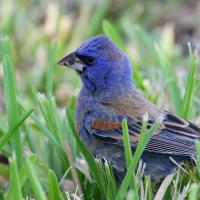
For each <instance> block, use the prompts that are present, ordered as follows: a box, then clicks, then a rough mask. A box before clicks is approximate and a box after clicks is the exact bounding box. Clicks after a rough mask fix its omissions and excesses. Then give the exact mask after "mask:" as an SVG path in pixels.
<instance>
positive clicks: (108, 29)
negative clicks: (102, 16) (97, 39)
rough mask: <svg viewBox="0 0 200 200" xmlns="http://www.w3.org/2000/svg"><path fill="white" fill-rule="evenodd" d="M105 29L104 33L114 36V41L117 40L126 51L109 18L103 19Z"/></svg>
mask: <svg viewBox="0 0 200 200" xmlns="http://www.w3.org/2000/svg"><path fill="white" fill-rule="evenodd" d="M103 31H104V33H105V34H106V35H107V36H108V37H110V38H112V40H113V41H114V42H116V43H117V44H118V46H119V47H120V48H121V49H122V50H124V51H125V49H126V48H125V46H124V44H123V42H122V40H121V38H120V36H119V35H118V33H117V31H116V30H115V28H114V26H113V25H112V24H111V23H110V22H109V21H107V20H104V21H103Z"/></svg>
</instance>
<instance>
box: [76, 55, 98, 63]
mask: <svg viewBox="0 0 200 200" xmlns="http://www.w3.org/2000/svg"><path fill="white" fill-rule="evenodd" d="M78 58H79V59H80V60H81V61H82V62H83V63H84V64H85V65H91V64H93V63H94V60H95V59H94V58H93V57H92V56H78Z"/></svg>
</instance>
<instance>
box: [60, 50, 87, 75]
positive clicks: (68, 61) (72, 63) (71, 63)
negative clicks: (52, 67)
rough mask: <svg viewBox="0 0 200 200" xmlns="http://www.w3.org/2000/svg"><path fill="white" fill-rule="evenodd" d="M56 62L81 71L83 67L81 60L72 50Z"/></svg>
mask: <svg viewBox="0 0 200 200" xmlns="http://www.w3.org/2000/svg"><path fill="white" fill-rule="evenodd" d="M58 64H59V65H64V66H67V67H70V68H72V69H75V70H76V71H78V72H83V68H84V67H85V65H84V64H83V63H82V62H81V60H80V59H79V58H78V57H77V56H76V52H72V53H70V54H69V55H67V56H65V57H64V58H62V59H61V60H59V61H58Z"/></svg>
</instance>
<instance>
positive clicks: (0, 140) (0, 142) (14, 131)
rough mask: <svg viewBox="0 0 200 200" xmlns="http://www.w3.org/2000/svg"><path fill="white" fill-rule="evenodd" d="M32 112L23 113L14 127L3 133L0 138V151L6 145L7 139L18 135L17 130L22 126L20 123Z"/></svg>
mask: <svg viewBox="0 0 200 200" xmlns="http://www.w3.org/2000/svg"><path fill="white" fill-rule="evenodd" d="M32 112H33V110H32V109H31V110H29V111H27V112H25V113H24V114H23V115H22V117H20V119H19V120H18V121H17V123H16V124H15V126H14V127H12V128H10V130H9V131H8V132H7V133H5V134H4V135H3V136H2V137H1V138H0V149H1V148H2V147H3V146H4V145H5V144H6V143H8V141H9V139H10V138H11V137H12V136H13V135H14V134H18V131H17V130H18V129H19V127H20V126H21V125H22V123H23V122H24V121H25V120H26V119H27V117H28V116H29V115H30V114H31V113H32Z"/></svg>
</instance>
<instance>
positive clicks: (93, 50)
mask: <svg viewBox="0 0 200 200" xmlns="http://www.w3.org/2000/svg"><path fill="white" fill-rule="evenodd" d="M58 64H61V65H65V66H68V67H70V68H73V69H75V70H76V71H77V73H78V74H79V75H80V76H81V79H82V82H83V88H84V89H86V90H88V91H89V92H91V94H92V95H94V96H96V97H98V98H99V99H101V98H102V99H106V98H107V99H111V98H115V97H114V96H116V95H117V94H118V95H119V94H121V93H122V91H124V92H127V90H128V89H132V87H133V82H132V68H131V64H130V61H129V59H128V57H127V56H126V54H125V53H123V52H122V51H121V50H120V48H119V47H118V46H117V45H116V44H115V43H114V42H113V41H112V40H111V39H110V38H108V37H106V36H104V35H99V36H95V37H92V38H90V39H89V40H87V41H85V42H84V43H83V44H82V45H81V46H80V47H79V48H78V49H77V50H76V51H74V52H72V53H70V54H69V55H67V56H65V57H64V58H63V59H61V60H60V61H59V62H58Z"/></svg>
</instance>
